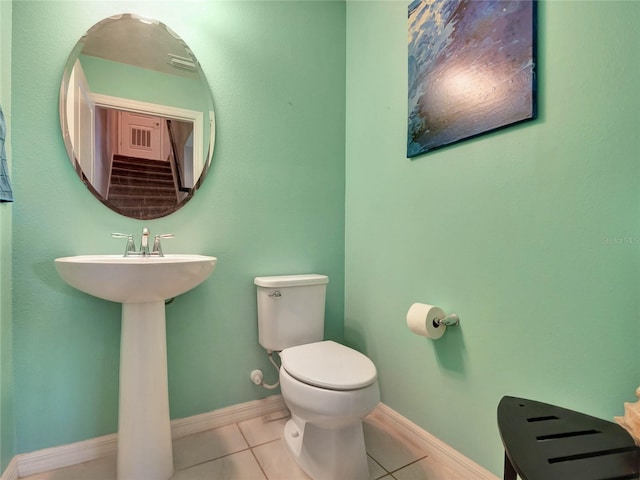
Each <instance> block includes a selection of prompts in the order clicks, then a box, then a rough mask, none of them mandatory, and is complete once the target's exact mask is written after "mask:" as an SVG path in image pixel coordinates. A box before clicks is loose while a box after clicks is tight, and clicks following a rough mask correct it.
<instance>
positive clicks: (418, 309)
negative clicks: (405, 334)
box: [407, 303, 447, 340]
mask: <svg viewBox="0 0 640 480" xmlns="http://www.w3.org/2000/svg"><path fill="white" fill-rule="evenodd" d="M444 317H445V315H444V312H443V311H442V309H441V308H438V307H434V306H433V305H427V304H426V303H414V304H413V305H411V307H410V308H409V311H408V312H407V326H408V327H409V330H411V331H412V332H413V333H415V334H416V335H422V336H423V337H429V338H432V339H433V340H436V339H438V338H440V337H441V336H442V335H444V332H445V331H446V330H447V327H446V325H438V324H437V323H435V324H434V323H433V321H434V320H438V319H442V318H444Z"/></svg>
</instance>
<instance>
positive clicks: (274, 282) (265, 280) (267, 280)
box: [253, 273, 329, 287]
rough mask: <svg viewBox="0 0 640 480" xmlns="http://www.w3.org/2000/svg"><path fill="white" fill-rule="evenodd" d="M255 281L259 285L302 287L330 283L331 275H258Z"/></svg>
mask: <svg viewBox="0 0 640 480" xmlns="http://www.w3.org/2000/svg"><path fill="white" fill-rule="evenodd" d="M253 283H254V284H256V285H257V286H259V287H300V286H303V285H322V284H325V283H329V277H327V276H326V275H317V274H315V273H310V274H305V275H276V276H271V277H256V278H255V279H254V281H253Z"/></svg>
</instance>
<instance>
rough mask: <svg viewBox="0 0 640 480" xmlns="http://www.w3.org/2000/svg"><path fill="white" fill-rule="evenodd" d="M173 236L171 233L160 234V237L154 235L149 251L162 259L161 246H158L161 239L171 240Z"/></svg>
mask: <svg viewBox="0 0 640 480" xmlns="http://www.w3.org/2000/svg"><path fill="white" fill-rule="evenodd" d="M173 237H175V235H174V234H173V233H162V234H160V235H156V236H155V238H154V239H153V248H152V250H151V253H152V254H157V255H158V256H160V257H164V254H163V253H162V245H161V244H160V239H161V238H173Z"/></svg>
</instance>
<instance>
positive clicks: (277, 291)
mask: <svg viewBox="0 0 640 480" xmlns="http://www.w3.org/2000/svg"><path fill="white" fill-rule="evenodd" d="M269 296H270V297H273V298H280V297H281V296H282V294H281V293H280V290H276V291H275V292H273V293H270V294H269Z"/></svg>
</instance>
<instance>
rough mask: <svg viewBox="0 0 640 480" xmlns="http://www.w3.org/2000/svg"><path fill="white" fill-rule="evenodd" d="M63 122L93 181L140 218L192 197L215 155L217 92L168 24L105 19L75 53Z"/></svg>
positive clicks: (70, 148) (110, 202)
mask: <svg viewBox="0 0 640 480" xmlns="http://www.w3.org/2000/svg"><path fill="white" fill-rule="evenodd" d="M60 124H61V128H62V134H63V136H64V141H65V145H66V147H67V152H68V154H69V158H70V160H71V163H72V164H73V166H74V168H75V170H76V172H77V173H78V175H79V176H80V178H81V179H82V181H83V182H84V183H85V185H87V187H88V188H89V190H90V191H91V192H92V193H93V194H94V195H95V196H96V198H98V199H99V200H100V201H101V202H103V203H104V204H105V205H107V206H108V207H109V208H111V209H112V210H114V211H116V212H118V213H120V214H122V215H125V216H127V217H131V218H137V219H152V218H158V217H163V216H165V215H168V214H170V213H172V212H174V211H176V210H177V209H178V208H180V207H181V206H182V205H184V204H185V203H186V202H187V201H188V200H189V199H191V197H192V196H193V195H194V193H195V191H196V189H197V188H198V187H199V185H200V183H201V182H202V180H203V178H204V176H205V174H206V173H207V170H208V167H209V164H210V162H211V156H212V154H213V144H214V134H215V123H214V115H213V99H212V97H211V92H210V90H209V86H208V84H207V81H206V79H205V77H204V73H203V72H202V69H201V68H200V65H199V63H198V61H197V60H196V58H195V56H194V55H193V53H192V52H191V50H190V49H189V47H187V45H186V44H185V43H184V41H183V40H181V39H180V37H178V35H176V34H175V33H174V32H173V31H172V30H171V29H170V28H168V27H167V26H166V25H164V24H162V23H160V22H158V21H156V20H148V19H144V18H141V17H138V16H135V15H131V14H122V15H116V16H113V17H109V18H107V19H105V20H102V21H101V22H99V23H97V24H96V25H94V26H93V27H92V28H91V29H90V30H89V31H88V32H87V33H86V34H85V35H84V36H83V37H82V38H81V39H80V41H79V42H78V43H77V45H76V46H75V48H74V49H73V51H72V52H71V55H70V56H69V60H68V61H67V65H66V67H65V71H64V76H63V79H62V85H61V87H60Z"/></svg>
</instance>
